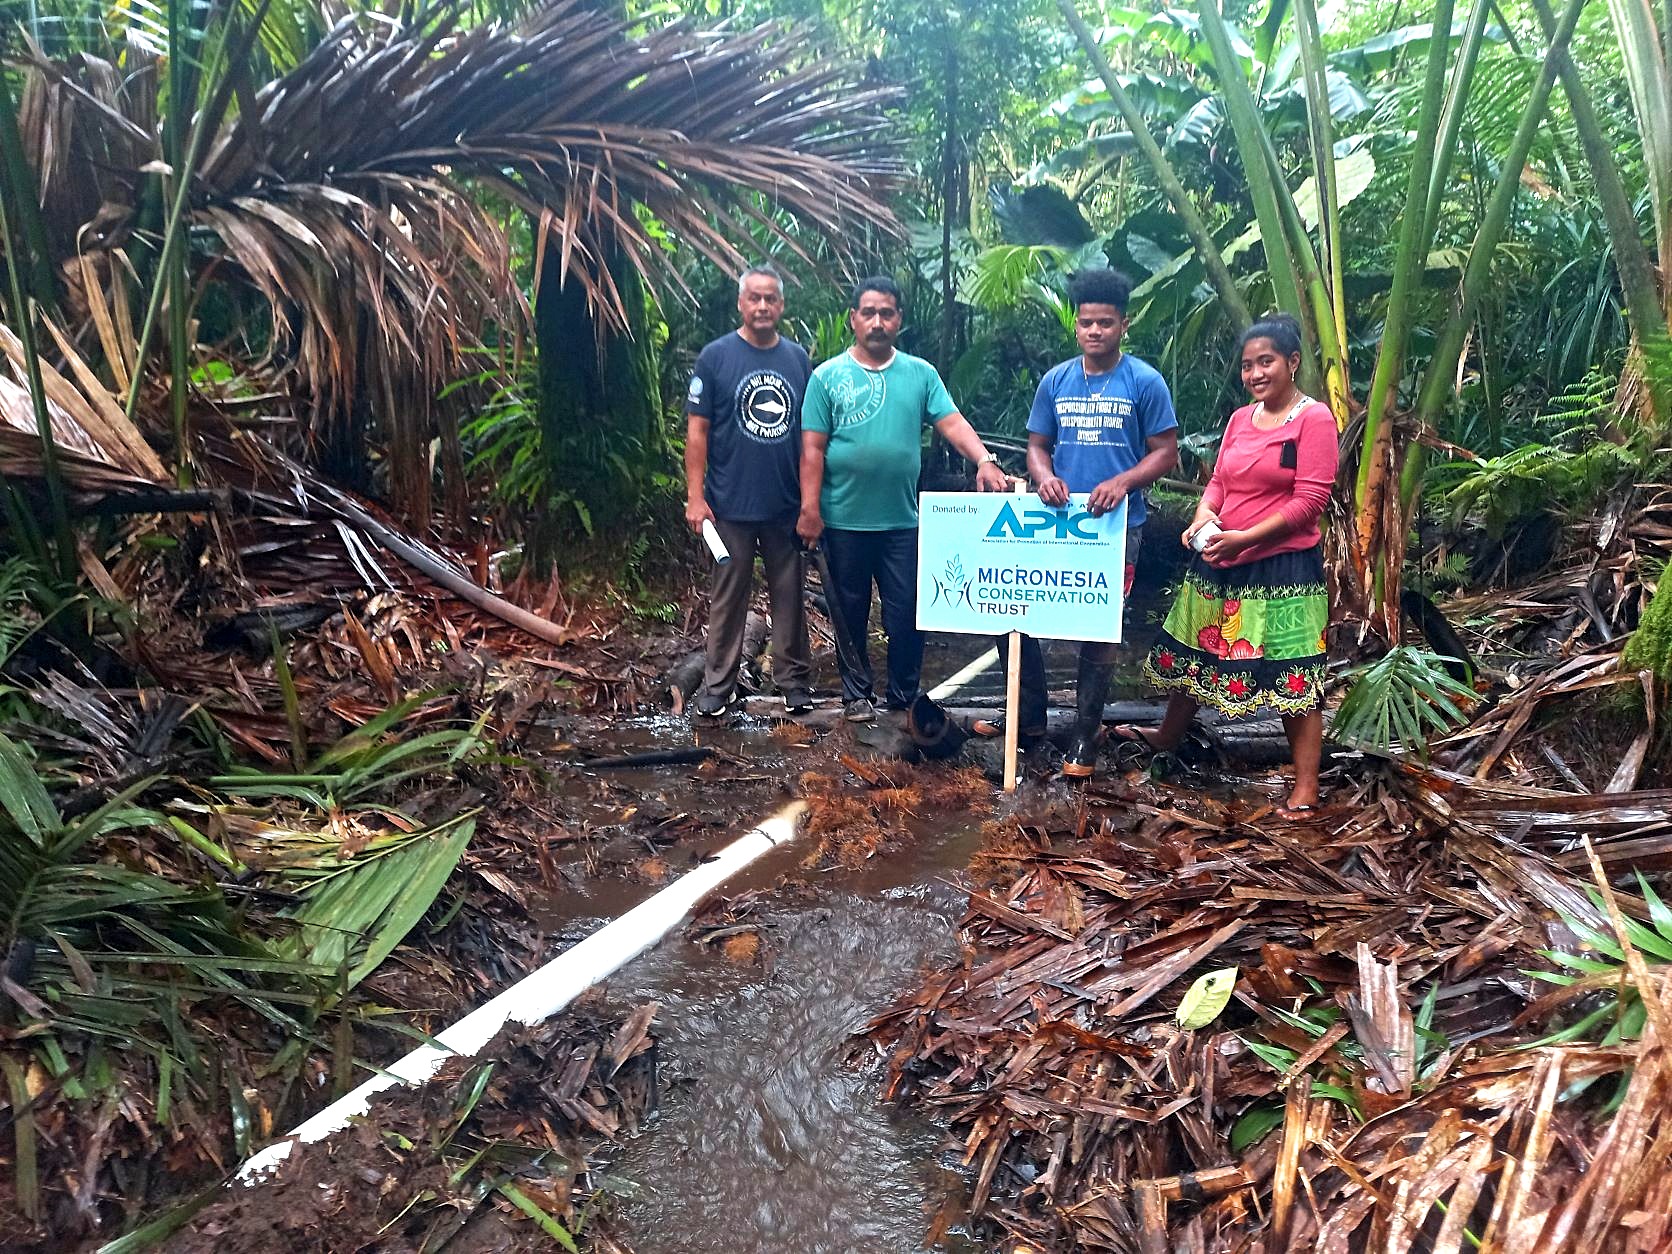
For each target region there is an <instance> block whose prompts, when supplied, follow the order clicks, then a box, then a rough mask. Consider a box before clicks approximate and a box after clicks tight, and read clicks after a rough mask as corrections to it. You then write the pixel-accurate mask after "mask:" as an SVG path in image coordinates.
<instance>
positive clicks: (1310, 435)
mask: <svg viewBox="0 0 1672 1254" xmlns="http://www.w3.org/2000/svg"><path fill="white" fill-rule="evenodd" d="M1253 416H1254V406H1253V405H1244V406H1243V407H1242V408H1241V409H1239V410H1237V411H1236V413H1234V414H1232V415H1231V421H1230V422H1229V423H1227V424H1226V426H1225V435H1224V437H1223V438H1222V439H1221V440H1220V442H1219V457H1218V459H1217V460H1216V461H1215V462H1214V466H1213V478H1212V479H1211V480H1210V481H1209V482H1208V486H1207V492H1206V493H1205V499H1206V501H1207V504H1208V508H1210V509H1211V510H1213V512H1214V513H1215V514H1217V515H1218V516H1219V525H1220V526H1221V527H1223V528H1225V530H1227V531H1242V530H1244V529H1246V528H1248V527H1252V526H1255V525H1256V524H1258V523H1262V522H1264V521H1265V520H1266V519H1268V518H1270V517H1271V516H1272V515H1273V514H1277V513H1281V514H1282V515H1283V518H1284V521H1286V522H1287V523H1288V524H1289V530H1288V531H1287V532H1285V533H1283V534H1282V535H1279V536H1277V537H1276V538H1275V539H1271V540H1267V541H1266V542H1265V543H1263V544H1257V545H1255V546H1254V547H1253V548H1250V549H1248V550H1246V551H1244V552H1242V553H1240V554H1238V555H1237V559H1236V561H1235V562H1232V563H1231V565H1233V566H1242V565H1246V564H1247V563H1249V562H1254V561H1258V560H1259V559H1260V558H1262V557H1270V556H1271V555H1272V554H1273V553H1294V552H1300V551H1302V550H1305V549H1309V548H1311V547H1312V546H1313V545H1315V544H1317V543H1318V541H1319V540H1320V539H1321V538H1322V537H1321V536H1320V535H1319V532H1318V520H1319V519H1320V518H1321V517H1322V516H1323V513H1324V506H1325V505H1326V504H1327V503H1328V502H1329V494H1330V489H1331V487H1333V486H1334V484H1335V464H1336V456H1337V448H1336V433H1335V417H1334V415H1333V414H1331V413H1330V410H1329V406H1328V405H1325V404H1324V403H1323V402H1322V401H1313V402H1312V404H1310V405H1308V406H1306V407H1305V408H1304V409H1302V410H1301V411H1300V412H1299V413H1297V414H1296V415H1295V416H1294V417H1292V418H1290V419H1289V420H1288V421H1287V422H1285V423H1283V424H1282V425H1281V426H1278V427H1274V428H1273V429H1272V430H1270V431H1261V430H1260V429H1259V428H1258V427H1256V426H1255V425H1254V422H1253ZM1290 441H1293V442H1294V445H1295V453H1294V456H1293V458H1292V461H1293V462H1294V467H1293V469H1290V468H1287V467H1285V466H1284V465H1283V461H1284V456H1283V446H1284V445H1285V444H1287V443H1289V442H1290Z"/></svg>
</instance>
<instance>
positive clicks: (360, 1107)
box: [237, 801, 807, 1183]
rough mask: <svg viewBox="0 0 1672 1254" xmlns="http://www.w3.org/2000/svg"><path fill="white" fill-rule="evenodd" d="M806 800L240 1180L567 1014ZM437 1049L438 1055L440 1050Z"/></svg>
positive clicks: (344, 1103) (270, 1152) (529, 980)
mask: <svg viewBox="0 0 1672 1254" xmlns="http://www.w3.org/2000/svg"><path fill="white" fill-rule="evenodd" d="M806 804H807V803H806V802H804V801H792V802H791V803H790V804H789V805H787V806H785V807H784V808H783V809H782V810H779V811H778V812H777V813H776V814H774V815H772V816H770V817H769V818H766V819H763V820H762V821H761V823H760V825H759V826H758V827H756V828H754V829H753V830H752V831H750V832H749V833H747V834H746V835H744V836H740V837H739V838H738V839H736V840H734V841H733V842H732V843H731V844H729V845H727V846H726V847H725V848H724V849H722V850H721V851H720V852H719V853H718V854H717V855H715V857H713V858H712V859H710V860H709V861H707V862H704V863H702V864H700V865H699V866H698V867H697V868H696V869H695V870H694V871H690V872H688V873H686V874H685V875H682V876H681V877H680V878H679V879H677V880H675V881H674V882H673V883H672V884H669V885H668V886H667V887H666V888H664V889H662V891H661V892H659V893H657V894H656V895H655V896H653V897H651V898H650V899H649V900H648V901H643V902H640V903H639V904H638V905H636V906H634V907H633V908H632V909H631V910H629V911H627V913H626V914H624V915H622V916H621V917H620V918H618V919H615V920H614V921H612V922H610V923H607V924H605V925H604V926H603V927H601V928H599V929H598V930H597V931H596V932H594V933H593V934H592V935H591V936H588V937H587V938H586V939H585V940H583V941H581V942H580V943H579V944H578V945H575V946H573V947H572V948H570V949H567V950H565V951H564V952H563V953H561V954H559V955H558V956H557V957H556V958H553V959H552V960H551V961H550V962H548V963H547V964H546V965H545V966H543V967H541V968H540V969H539V970H538V971H535V972H532V973H531V974H529V975H528V976H525V977H524V978H523V979H521V980H519V981H517V983H515V984H513V985H511V987H510V988H508V989H506V990H505V991H504V992H502V993H500V994H499V995H498V996H497V997H495V998H493V1000H491V1001H489V1002H487V1003H486V1004H484V1005H482V1006H479V1007H478V1008H477V1009H475V1010H473V1011H471V1012H470V1013H469V1014H468V1015H466V1016H465V1017H464V1018H462V1019H460V1020H459V1021H458V1022H457V1023H455V1024H454V1025H453V1026H452V1027H450V1028H448V1029H447V1030H446V1031H444V1032H441V1033H440V1034H438V1035H437V1036H436V1037H435V1041H436V1044H434V1045H421V1046H419V1047H418V1048H417V1049H415V1050H413V1051H412V1052H411V1053H410V1054H408V1055H407V1056H406V1057H404V1058H402V1059H401V1060H400V1061H399V1062H397V1063H395V1064H394V1065H393V1066H391V1067H390V1068H389V1069H388V1070H387V1071H381V1072H379V1073H378V1074H377V1075H374V1076H373V1077H372V1078H371V1079H369V1080H367V1081H366V1082H365V1083H364V1084H362V1085H360V1087H359V1088H357V1089H355V1090H354V1091H353V1092H352V1093H350V1094H348V1096H346V1097H343V1098H341V1099H339V1100H338V1101H335V1102H332V1103H331V1105H329V1106H327V1107H326V1108H325V1109H324V1110H322V1111H320V1112H319V1113H318V1114H317V1115H315V1116H313V1118H311V1119H309V1120H307V1122H305V1123H303V1124H301V1125H299V1126H298V1127H296V1128H294V1129H292V1130H291V1132H290V1134H289V1135H288V1136H287V1137H286V1138H285V1139H284V1140H282V1141H276V1142H274V1143H273V1144H272V1145H269V1146H268V1147H267V1148H266V1149H264V1150H262V1151H260V1152H259V1153H257V1154H255V1155H253V1156H252V1157H251V1158H250V1159H249V1160H248V1161H246V1162H245V1163H244V1165H243V1166H242V1167H240V1168H239V1169H238V1174H237V1179H239V1180H241V1181H244V1182H245V1183H248V1182H250V1181H252V1180H254V1179H255V1178H256V1177H257V1176H259V1175H260V1174H261V1173H263V1172H265V1171H269V1170H271V1169H272V1168H274V1167H276V1166H277V1165H278V1164H279V1163H281V1162H283V1161H284V1160H285V1159H286V1158H288V1157H289V1156H290V1151H291V1149H292V1148H293V1147H294V1146H295V1145H296V1144H297V1143H298V1142H304V1141H319V1140H323V1139H324V1138H325V1137H328V1136H330V1135H331V1134H332V1133H333V1132H337V1131H340V1130H341V1129H343V1128H346V1127H347V1126H348V1122H349V1120H350V1119H352V1118H353V1117H354V1116H356V1115H363V1114H365V1113H366V1110H367V1109H368V1108H369V1107H370V1105H371V1099H372V1098H373V1097H374V1096H375V1095H376V1094H378V1093H381V1092H382V1091H383V1090H384V1089H388V1088H393V1087H394V1086H396V1085H398V1084H418V1083H421V1082H422V1081H424V1080H427V1079H429V1078H430V1077H431V1076H432V1075H434V1074H435V1073H436V1071H437V1070H438V1069H439V1068H440V1066H441V1064H442V1063H443V1062H445V1061H446V1060H447V1059H449V1058H453V1057H458V1056H466V1057H468V1056H470V1055H473V1054H476V1053H478V1052H479V1051H480V1050H481V1049H482V1047H483V1046H485V1045H486V1044H487V1043H488V1042H489V1041H491V1040H492V1039H493V1038H494V1036H495V1035H497V1034H498V1032H499V1030H500V1029H501V1028H503V1027H504V1026H505V1024H506V1023H507V1022H510V1021H515V1022H517V1023H539V1022H541V1021H542V1020H544V1019H549V1018H550V1017H551V1016H552V1015H554V1014H556V1013H557V1012H558V1011H559V1010H562V1009H563V1008H564V1007H565V1006H567V1005H568V1004H569V1003H570V1002H571V1001H573V1000H574V999H575V998H576V997H579V996H580V995H581V994H582V993H584V992H585V991H586V990H587V989H589V988H591V987H592V986H593V985H594V984H596V983H598V982H599V981H600V980H602V979H605V978H606V977H608V976H609V975H611V974H613V973H614V972H616V971H618V970H620V969H621V968H622V967H624V966H626V965H627V963H628V962H630V961H632V960H633V959H634V958H636V957H638V956H639V955H640V954H642V953H643V952H644V951H645V950H647V949H649V948H650V947H651V946H652V945H654V944H655V943H656V942H657V941H659V940H661V939H662V938H663V937H664V936H666V935H667V934H668V933H669V932H671V931H672V930H673V929H674V928H675V927H677V926H678V925H679V923H680V921H681V920H683V919H684V918H685V916H686V915H688V914H689V913H690V912H691V909H692V907H693V906H695V905H696V904H697V902H698V901H700V900H701V899H702V898H703V897H704V896H705V895H707V894H708V893H709V892H711V891H712V890H713V889H715V888H716V887H718V886H719V885H720V884H722V883H724V882H725V881H726V880H727V879H730V878H731V877H732V876H733V875H735V874H736V873H737V872H739V871H741V870H742V869H743V868H744V867H746V866H748V865H749V864H750V863H751V862H753V861H754V860H755V859H756V858H759V857H760V856H761V855H762V854H764V853H767V852H769V851H771V850H773V849H776V848H778V847H779V846H780V845H785V844H788V843H789V842H790V841H792V840H794V839H795V835H796V827H797V824H798V823H799V821H800V819H801V812H802V811H803V810H804V809H805V808H806ZM438 1046H439V1048H438Z"/></svg>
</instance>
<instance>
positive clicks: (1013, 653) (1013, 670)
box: [1004, 631, 1022, 792]
mask: <svg viewBox="0 0 1672 1254" xmlns="http://www.w3.org/2000/svg"><path fill="white" fill-rule="evenodd" d="M1021 704H1022V633H1021V632H1019V631H1013V632H1011V633H1010V658H1009V661H1008V663H1007V669H1006V670H1005V675H1004V790H1005V792H1015V791H1016V748H1017V744H1018V742H1019V739H1020V736H1021V732H1022V729H1021V727H1020V726H1019V723H1020V720H1021V717H1022V711H1021Z"/></svg>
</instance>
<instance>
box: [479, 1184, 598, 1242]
mask: <svg viewBox="0 0 1672 1254" xmlns="http://www.w3.org/2000/svg"><path fill="white" fill-rule="evenodd" d="M499 1191H500V1192H501V1193H502V1194H504V1196H505V1199H506V1200H507V1201H509V1202H510V1203H511V1205H513V1206H515V1207H516V1208H517V1209H518V1210H520V1211H521V1212H522V1213H523V1214H525V1215H527V1216H528V1217H529V1218H530V1219H532V1220H533V1221H534V1222H535V1223H537V1224H539V1225H540V1227H541V1228H543V1229H544V1230H545V1233H546V1235H547V1236H549V1237H550V1238H551V1239H552V1240H554V1241H556V1242H557V1243H558V1244H559V1245H561V1246H562V1247H563V1248H564V1249H566V1250H569V1251H570V1252H571V1254H580V1247H579V1246H577V1245H576V1244H575V1238H574V1237H572V1236H570V1235H569V1229H567V1228H565V1227H564V1226H563V1225H562V1224H560V1223H558V1222H557V1220H556V1219H554V1218H552V1216H550V1215H548V1214H547V1213H546V1212H545V1211H544V1210H543V1209H542V1208H541V1207H540V1205H539V1204H538V1203H537V1202H535V1200H534V1199H533V1198H531V1197H529V1196H528V1194H526V1193H524V1192H523V1191H522V1190H521V1189H519V1188H517V1186H516V1185H514V1184H512V1183H511V1182H510V1181H506V1182H505V1183H504V1184H502V1185H500V1186H499Z"/></svg>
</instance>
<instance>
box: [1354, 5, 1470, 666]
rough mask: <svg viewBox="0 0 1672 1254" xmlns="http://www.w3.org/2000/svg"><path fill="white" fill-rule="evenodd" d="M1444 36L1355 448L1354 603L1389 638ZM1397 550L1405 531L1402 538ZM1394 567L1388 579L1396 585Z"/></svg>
mask: <svg viewBox="0 0 1672 1254" xmlns="http://www.w3.org/2000/svg"><path fill="white" fill-rule="evenodd" d="M1451 15H1452V0H1439V3H1438V4H1437V5H1436V7H1435V10H1434V15H1433V22H1434V30H1435V31H1436V32H1438V31H1441V30H1446V31H1449V30H1450V29H1451ZM1449 51H1450V41H1449V40H1447V39H1444V38H1441V37H1439V36H1437V35H1436V37H1435V38H1432V39H1430V40H1429V45H1428V69H1427V73H1426V75H1425V77H1424V79H1423V93H1422V107H1421V111H1420V113H1419V114H1418V118H1417V134H1416V147H1415V148H1414V150H1413V152H1412V157H1411V169H1410V175H1409V178H1408V181H1407V183H1406V190H1405V212H1404V214H1403V216H1402V217H1401V218H1400V223H1399V243H1398V246H1397V250H1396V252H1395V253H1394V264H1393V285H1392V289H1391V290H1390V291H1389V293H1388V305H1387V317H1386V318H1385V319H1384V321H1383V324H1382V342H1381V346H1380V348H1379V350H1378V351H1377V354H1376V369H1375V371H1374V372H1373V373H1372V375H1371V379H1370V394H1369V396H1368V397H1367V398H1366V405H1365V416H1364V435H1363V437H1362V439H1361V442H1360V445H1359V461H1358V476H1357V484H1356V487H1355V491H1354V498H1353V503H1354V522H1355V525H1354V528H1353V533H1354V534H1353V565H1354V574H1355V575H1356V577H1357V579H1356V582H1357V586H1358V594H1359V597H1360V604H1359V605H1358V606H1357V607H1355V608H1356V609H1357V610H1358V611H1359V612H1360V613H1361V614H1362V615H1364V617H1365V618H1366V619H1367V620H1368V621H1369V623H1370V625H1371V627H1372V629H1373V630H1375V631H1376V632H1377V633H1378V634H1380V635H1381V636H1382V637H1383V638H1384V639H1386V640H1388V641H1390V642H1393V641H1395V640H1396V639H1397V635H1398V630H1399V616H1398V608H1397V606H1398V595H1397V587H1396V588H1395V590H1394V594H1393V595H1392V596H1389V595H1388V589H1387V588H1386V586H1385V585H1386V570H1387V567H1388V565H1389V564H1390V563H1389V562H1388V561H1387V559H1386V553H1385V549H1386V548H1387V546H1388V543H1389V540H1388V534H1389V533H1391V532H1393V531H1394V530H1395V528H1396V527H1397V525H1398V524H1397V519H1396V515H1397V512H1398V510H1397V502H1398V494H1397V492H1396V491H1395V490H1394V482H1395V479H1396V476H1397V474H1398V467H1397V466H1396V465H1395V462H1396V459H1397V455H1398V451H1399V450H1397V449H1396V448H1395V447H1394V439H1393V415H1394V412H1395V410H1396V409H1397V408H1398V403H1399V380H1400V378H1401V375H1402V374H1403V371H1404V366H1405V344H1406V340H1407V338H1408V337H1409V335H1410V308H1411V294H1412V292H1413V291H1414V290H1415V288H1416V286H1417V283H1418V281H1419V279H1420V278H1421V275H1422V269H1423V262H1424V259H1425V257H1426V256H1427V252H1428V245H1427V241H1426V240H1424V239H1422V237H1421V236H1422V228H1423V213H1424V210H1425V209H1426V207H1427V204H1428V189H1429V181H1430V174H1431V172H1432V170H1433V165H1434V144H1435V137H1436V135H1437V133H1438V131H1439V125H1440V109H1441V104H1442V101H1443V99H1444V96H1445V83H1446V61H1447V53H1448V52H1449ZM1400 547H1401V548H1403V534H1402V533H1401V535H1400ZM1397 582H1398V576H1397V571H1396V572H1395V576H1394V583H1395V585H1397Z"/></svg>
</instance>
